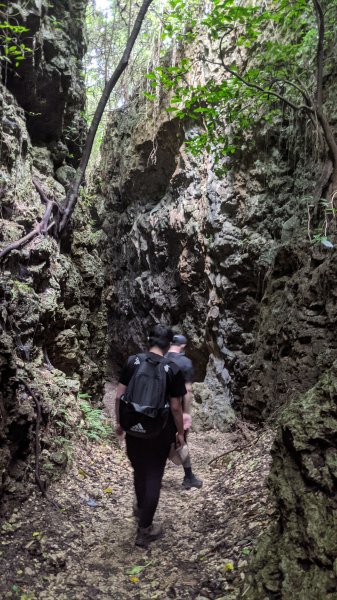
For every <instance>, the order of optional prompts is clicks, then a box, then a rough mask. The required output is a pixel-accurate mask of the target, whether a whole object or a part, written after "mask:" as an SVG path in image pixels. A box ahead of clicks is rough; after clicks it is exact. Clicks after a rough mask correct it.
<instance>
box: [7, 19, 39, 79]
mask: <svg viewBox="0 0 337 600" xmlns="http://www.w3.org/2000/svg"><path fill="white" fill-rule="evenodd" d="M28 31H29V29H27V27H23V26H22V25H14V24H12V23H10V21H9V20H3V21H2V22H0V45H1V52H0V62H2V63H7V64H9V65H10V66H12V67H13V66H14V67H15V68H18V67H19V66H20V64H21V62H22V61H23V60H25V58H26V57H27V55H30V54H31V53H32V49H31V48H29V47H28V46H26V44H25V43H24V42H22V41H21V39H20V38H21V35H22V34H23V33H27V32H28Z"/></svg>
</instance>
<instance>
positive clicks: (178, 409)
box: [170, 398, 185, 449]
mask: <svg viewBox="0 0 337 600" xmlns="http://www.w3.org/2000/svg"><path fill="white" fill-rule="evenodd" d="M170 408H171V412H172V416H173V419H174V422H175V424H176V428H177V434H176V440H177V448H178V449H179V448H182V446H183V445H184V443H185V439H184V424H183V409H182V406H181V401H180V398H171V399H170Z"/></svg>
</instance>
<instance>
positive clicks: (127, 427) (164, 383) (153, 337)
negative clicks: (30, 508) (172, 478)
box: [116, 324, 186, 547]
mask: <svg viewBox="0 0 337 600" xmlns="http://www.w3.org/2000/svg"><path fill="white" fill-rule="evenodd" d="M172 339H173V332H172V330H171V329H170V328H169V327H167V326H166V325H161V324H158V325H155V326H154V327H153V328H152V329H151V331H150V333H149V337H148V341H149V351H148V352H146V353H143V354H136V355H133V356H130V357H129V358H128V361H127V364H126V366H125V367H124V369H123V370H122V372H121V375H120V378H119V384H118V388H117V392H116V433H117V435H119V436H120V435H123V432H124V431H125V440H126V451H127V455H128V458H129V460H130V462H131V465H132V467H133V471H134V487H135V493H136V502H135V503H134V507H133V511H134V515H135V517H136V518H138V519H139V520H138V530H137V536H136V545H137V546H144V547H146V546H147V545H148V543H149V542H151V541H153V540H155V539H157V538H158V537H160V535H161V534H162V526H161V524H157V523H153V517H154V514H155V512H156V508H157V505H158V502H159V495H160V488H161V482H162V478H163V474H164V469H165V464H166V460H167V458H168V455H169V452H170V448H171V444H172V443H173V442H176V446H177V448H181V447H182V446H183V445H184V427H183V413H182V406H181V397H182V396H184V395H185V394H186V388H185V384H184V377H183V375H182V373H181V371H180V370H179V367H177V365H176V364H175V363H172V364H170V365H169V364H168V361H167V360H166V359H165V358H164V355H165V353H166V352H167V350H168V349H169V346H170V343H171V342H172Z"/></svg>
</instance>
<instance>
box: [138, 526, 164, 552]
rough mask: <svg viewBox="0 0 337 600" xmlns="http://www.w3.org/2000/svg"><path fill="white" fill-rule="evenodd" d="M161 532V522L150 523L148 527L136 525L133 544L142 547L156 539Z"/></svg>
mask: <svg viewBox="0 0 337 600" xmlns="http://www.w3.org/2000/svg"><path fill="white" fill-rule="evenodd" d="M162 533H163V526H162V525H161V523H152V525H149V527H138V530H137V536H136V541H135V544H136V546H141V547H142V548H147V546H148V545H149V544H150V543H151V542H153V541H154V540H157V539H158V538H159V537H160V536H161V535H162Z"/></svg>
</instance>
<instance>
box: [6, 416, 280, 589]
mask: <svg viewBox="0 0 337 600" xmlns="http://www.w3.org/2000/svg"><path fill="white" fill-rule="evenodd" d="M239 425H240V424H239ZM272 437H273V435H272V432H271V431H264V432H263V433H262V434H261V433H259V434H258V433H256V432H254V431H253V430H252V429H249V430H248V429H247V427H246V426H241V427H238V429H237V431H236V432H232V433H230V434H225V433H220V432H218V431H209V432H207V433H203V434H200V433H198V434H196V433H192V434H191V435H190V440H189V444H190V449H191V454H192V457H193V465H194V471H195V473H196V474H197V475H198V477H200V478H202V479H203V481H204V485H203V488H202V489H201V490H198V489H192V490H189V491H185V490H183V489H182V487H181V482H182V477H183V471H182V468H181V467H177V466H175V465H173V464H172V463H169V464H168V465H167V468H166V472H165V476H164V480H163V487H162V493H161V498H160V505H159V509H158V519H160V520H162V522H163V524H164V527H165V533H164V536H163V538H162V539H160V540H157V541H156V542H153V543H152V544H151V545H150V546H149V548H148V549H146V550H144V549H140V548H137V547H135V545H134V539H135V532H136V522H135V519H134V518H133V516H132V499H133V490H132V471H131V468H130V466H129V463H128V460H127V458H126V456H125V452H124V449H123V448H122V447H120V446H119V445H118V443H117V441H114V442H113V443H112V444H110V445H100V444H97V443H96V444H89V443H88V444H82V446H79V447H78V448H77V451H76V455H75V459H74V461H73V464H72V467H71V470H70V471H69V472H68V474H66V475H65V476H64V478H63V479H62V481H60V482H58V483H56V484H53V485H52V487H51V489H50V492H49V494H50V496H51V497H52V498H54V500H56V501H57V502H58V503H59V504H60V505H61V506H62V510H57V509H56V508H54V507H53V506H52V505H51V504H50V503H48V502H47V501H46V500H45V499H43V498H41V496H40V495H39V492H38V491H36V494H35V495H33V496H32V497H31V498H30V499H29V500H28V501H27V502H26V503H24V504H23V505H22V506H21V507H19V508H18V509H17V510H16V511H15V512H14V513H13V515H12V516H11V518H10V519H8V521H6V522H5V523H3V525H2V536H1V548H0V572H1V581H0V598H18V599H20V600H37V599H39V600H93V599H99V600H127V599H137V600H150V599H152V598H158V599H161V600H165V599H169V598H178V599H184V598H189V599H195V600H196V599H198V600H201V599H206V598H208V599H212V600H214V599H217V600H219V599H221V598H222V599H224V600H234V599H235V600H241V598H244V595H245V591H247V587H248V585H249V584H248V583H247V569H248V566H249V564H248V563H249V555H250V554H251V551H252V549H253V546H254V544H255V542H256V540H257V538H258V537H259V536H260V535H261V533H262V532H263V531H264V530H265V528H266V526H268V524H269V522H270V520H271V519H272V516H273V507H272V505H271V503H270V500H269V499H268V493H267V489H266V485H265V479H266V475H267V473H268V470H269V460H270V459H269V449H270V444H271V441H272ZM234 447H240V448H243V449H242V450H238V451H234V452H230V453H228V454H225V455H224V456H220V455H222V454H223V453H224V452H226V451H228V450H231V449H232V448H234ZM217 457H219V458H217ZM210 461H213V462H212V463H211V464H209V463H210Z"/></svg>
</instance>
